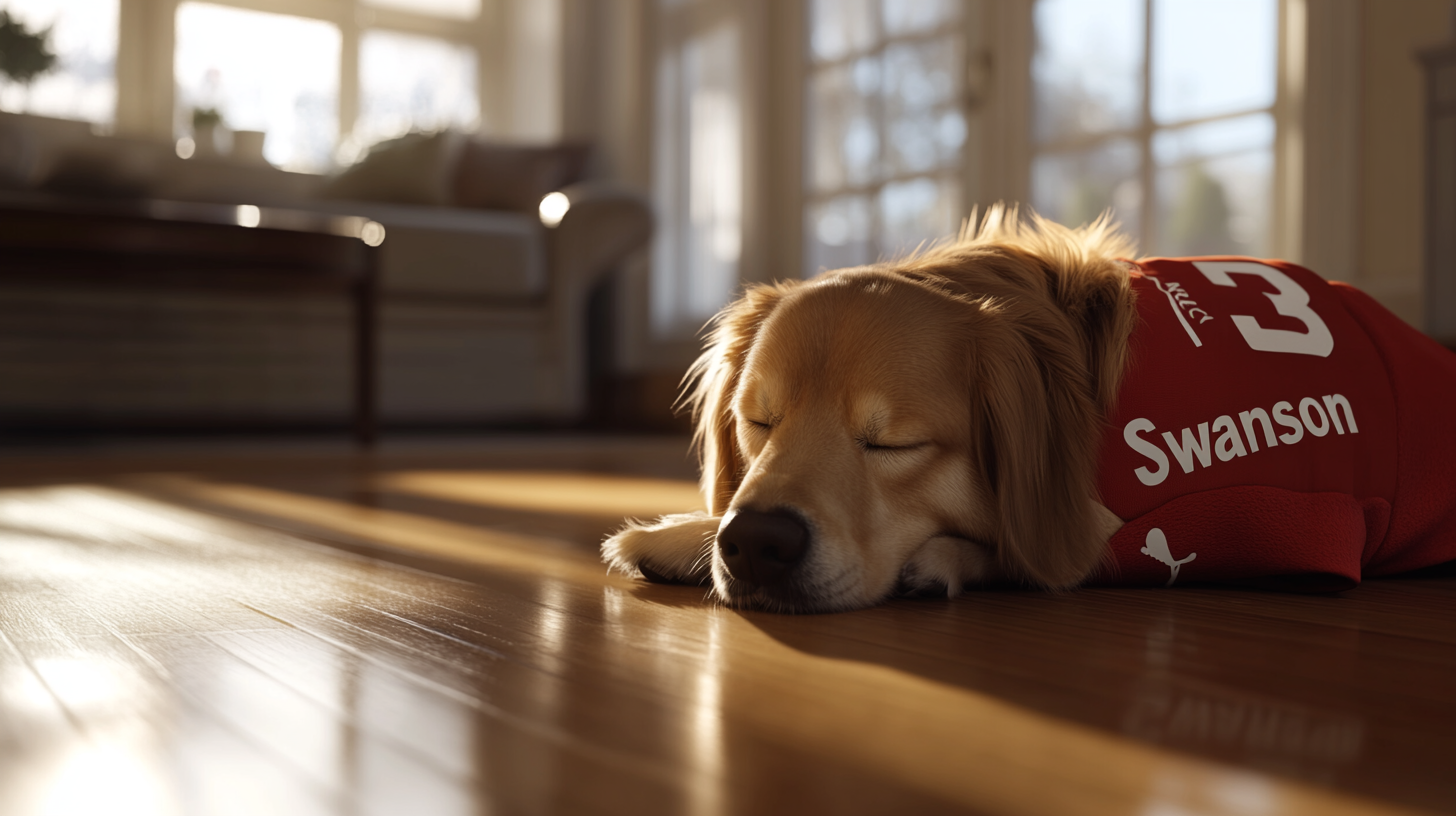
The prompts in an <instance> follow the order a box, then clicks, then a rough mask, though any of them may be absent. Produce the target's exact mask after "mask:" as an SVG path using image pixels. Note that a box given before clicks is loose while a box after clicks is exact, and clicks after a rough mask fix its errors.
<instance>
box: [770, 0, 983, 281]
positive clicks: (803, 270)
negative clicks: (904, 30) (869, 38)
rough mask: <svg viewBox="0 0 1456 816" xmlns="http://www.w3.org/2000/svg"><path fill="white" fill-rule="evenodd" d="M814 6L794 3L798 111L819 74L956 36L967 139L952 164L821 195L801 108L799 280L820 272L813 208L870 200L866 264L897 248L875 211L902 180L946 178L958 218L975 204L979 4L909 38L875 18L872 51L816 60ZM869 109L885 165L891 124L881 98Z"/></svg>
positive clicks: (969, 1) (964, 1)
mask: <svg viewBox="0 0 1456 816" xmlns="http://www.w3.org/2000/svg"><path fill="white" fill-rule="evenodd" d="M813 2H814V0H797V2H796V3H795V4H794V5H797V6H799V7H800V11H799V14H800V18H801V20H802V25H801V33H800V37H799V48H798V53H797V55H796V58H797V61H798V64H799V66H800V75H799V78H798V87H799V91H800V97H799V98H800V99H801V100H802V101H801V107H802V105H806V104H808V102H809V99H810V94H809V88H810V86H811V84H812V83H813V81H814V79H815V77H816V75H818V74H821V73H823V72H827V71H832V70H836V69H839V68H843V67H845V66H849V65H853V64H854V63H855V62H857V61H859V60H861V59H864V58H866V57H871V56H874V57H881V58H882V57H883V56H884V54H885V52H886V51H887V50H888V49H889V48H891V47H893V46H895V45H898V44H902V43H914V42H930V41H934V40H939V39H943V38H946V37H953V36H957V35H958V36H959V37H960V40H961V43H960V62H961V64H960V65H959V66H957V74H958V77H957V81H958V83H959V86H958V87H957V89H956V91H955V95H956V96H959V97H960V100H961V104H960V106H959V107H960V111H961V115H962V117H963V119H964V121H965V125H966V138H965V139H964V140H963V141H962V143H961V147H960V151H959V153H960V155H959V159H958V160H957V161H956V162H955V164H953V165H946V166H942V167H938V168H934V169H931V170H927V171H922V172H912V173H890V174H883V175H878V176H877V177H876V178H875V179H874V180H872V181H870V182H867V183H864V184H847V185H845V186H841V187H837V188H833V189H826V190H823V191H821V190H817V189H815V187H814V184H813V180H812V179H811V178H810V177H809V176H810V174H811V172H812V166H811V162H810V161H809V159H808V157H807V153H808V151H809V150H810V149H811V145H810V144H809V143H808V141H807V136H808V133H809V126H808V124H807V116H806V115H805V114H806V112H805V111H803V110H801V111H800V116H801V117H803V119H804V120H805V123H804V124H803V125H802V126H801V128H800V130H799V133H798V135H797V142H798V144H797V146H796V147H797V149H798V150H799V152H800V153H801V155H803V159H802V168H803V169H802V171H801V173H800V175H799V176H798V177H797V178H796V179H794V183H795V184H796V185H797V187H798V198H799V201H800V203H799V207H798V209H799V225H798V229H799V245H800V247H801V250H800V253H799V257H798V259H797V261H798V276H801V277H804V278H807V277H811V276H813V275H815V274H817V273H818V272H820V271H822V270H819V269H812V268H810V259H809V257H808V255H807V253H808V249H809V246H810V241H809V237H808V235H809V230H810V229H811V227H810V212H811V211H812V210H813V209H814V208H815V207H817V206H820V205H822V204H824V203H826V202H829V201H832V200H834V199H836V198H839V197H841V196H851V195H855V196H865V197H867V198H869V199H870V202H871V204H870V207H871V210H870V221H871V232H872V236H871V238H870V241H869V243H870V253H871V256H872V257H871V258H870V259H869V261H870V262H871V263H872V262H874V261H875V260H878V259H880V258H884V257H887V256H888V254H889V253H890V252H893V251H894V250H895V249H897V248H896V247H889V246H886V244H885V235H884V231H885V225H884V224H883V223H882V219H881V214H880V211H879V207H878V199H879V196H880V193H881V192H882V191H883V190H884V189H885V187H887V186H889V185H892V184H897V183H901V182H907V181H913V180H916V179H931V180H933V181H936V182H940V181H943V180H947V179H949V180H953V181H955V182H956V184H957V189H958V190H959V191H960V202H959V203H960V210H961V212H962V213H963V216H962V217H964V214H965V213H968V212H969V206H970V203H971V202H972V201H973V200H974V198H973V195H972V190H973V187H972V182H973V181H974V179H973V177H971V176H970V175H969V174H970V169H971V168H970V166H971V165H972V164H973V162H972V161H971V158H972V149H973V145H974V139H973V138H972V137H973V133H972V131H973V127H974V126H973V123H972V120H973V118H974V117H975V113H976V110H975V108H976V99H975V93H974V89H972V88H970V87H969V86H970V84H971V83H972V82H974V80H975V77H974V76H973V73H972V71H971V68H970V67H971V66H972V65H974V64H976V62H977V61H978V60H979V59H980V56H979V54H977V51H978V49H977V48H976V45H977V43H976V41H975V34H976V30H977V29H978V28H979V26H978V25H977V22H978V21H977V20H976V17H977V14H976V13H975V12H976V11H977V8H976V7H977V3H976V2H974V0H961V6H962V8H961V13H960V15H959V16H958V17H957V18H956V19H954V20H951V21H949V22H945V23H942V24H940V25H939V26H937V27H936V28H934V29H929V30H925V31H916V32H911V33H908V34H898V35H894V34H888V33H886V32H885V31H883V22H882V21H879V20H877V21H876V26H877V28H878V29H879V30H878V36H877V38H876V41H875V44H874V45H873V46H872V47H870V48H869V49H859V50H851V51H848V52H846V53H845V54H843V55H840V56H839V57H836V58H834V59H831V60H824V61H818V60H816V59H815V57H814V53H813V46H812V43H811V38H812V37H813V34H814V31H813V19H812V17H813V12H812V9H811V6H812V4H813ZM871 105H872V109H873V114H874V119H875V130H876V135H877V138H878V139H879V143H880V145H881V151H880V152H881V161H883V153H884V150H885V148H884V145H886V144H888V141H889V138H888V127H889V124H890V123H889V120H888V117H887V116H886V115H885V111H884V110H883V106H882V105H881V100H880V97H878V96H876V97H875V98H874V100H873V101H872V103H871ZM781 138H782V137H781Z"/></svg>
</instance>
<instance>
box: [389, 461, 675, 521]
mask: <svg viewBox="0 0 1456 816" xmlns="http://www.w3.org/2000/svg"><path fill="white" fill-rule="evenodd" d="M375 486H376V487H377V488H378V489H380V490H389V491H394V492H397V493H409V494H413V495H416V496H426V497H429V498H433V499H446V500H449V501H456V502H465V503H469V504H483V505H489V506H492V507H505V508H510V509H514V510H536V511H544V512H551V513H573V514H592V515H603V516H661V515H665V514H667V513H688V512H691V511H693V510H701V509H703V498H702V496H701V495H700V494H699V493H698V486H697V485H696V484H694V483H692V482H687V481H679V480H674V479H647V478H642V477H637V476H608V475H602V474H597V473H560V472H547V471H502V470H489V471H486V470H476V471H460V470H417V471H407V472H403V473H392V474H388V475H384V476H380V477H379V478H378V479H377V480H375Z"/></svg>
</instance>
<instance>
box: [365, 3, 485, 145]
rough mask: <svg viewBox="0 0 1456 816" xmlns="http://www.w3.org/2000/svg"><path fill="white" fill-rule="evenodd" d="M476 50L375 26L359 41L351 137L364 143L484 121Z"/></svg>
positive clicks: (465, 127) (463, 127) (471, 124)
mask: <svg viewBox="0 0 1456 816" xmlns="http://www.w3.org/2000/svg"><path fill="white" fill-rule="evenodd" d="M475 78H476V66H475V49H473V48H470V47H468V46H465V45H460V44H458V43H451V42H446V41H443V40H438V39H434V38H432V37H419V36H415V35H413V34H399V33H396V32H393V31H381V30H371V31H367V32H365V33H364V36H363V38H362V40H361V42H360V43H359V91H360V100H359V119H358V120H357V121H356V122H355V124H354V133H353V142H354V143H355V144H357V145H359V146H361V147H364V146H368V145H370V144H373V143H374V142H377V141H379V140H381V139H388V138H392V137H395V136H399V135H402V134H404V133H406V132H408V131H409V130H411V129H417V130H439V129H443V128H447V127H454V128H459V129H463V130H474V129H475V128H476V126H477V125H479V123H480V97H479V94H478V93H477V92H476V88H475Z"/></svg>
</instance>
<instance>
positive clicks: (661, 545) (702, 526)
mask: <svg viewBox="0 0 1456 816" xmlns="http://www.w3.org/2000/svg"><path fill="white" fill-rule="evenodd" d="M720 521H722V519H721V518H719V517H718V516H710V515H708V514H707V513H682V514H678V515H671V516H663V517H662V518H659V519H658V520H657V521H655V522H653V523H651V524H643V523H642V522H639V521H629V522H627V526H625V527H623V528H622V529H620V530H618V531H617V532H615V533H613V534H612V535H611V536H609V537H608V538H607V540H606V541H603V542H602V560H603V561H605V562H607V565H608V566H609V567H610V568H612V569H615V570H620V571H621V572H624V573H626V574H628V575H632V574H634V573H641V574H642V577H643V578H646V579H647V580H649V581H652V582H653V583H658V584H696V585H699V586H702V585H706V584H708V583H711V582H712V580H713V572H712V567H713V543H714V538H715V536H716V535H717V533H718V523H719V522H720Z"/></svg>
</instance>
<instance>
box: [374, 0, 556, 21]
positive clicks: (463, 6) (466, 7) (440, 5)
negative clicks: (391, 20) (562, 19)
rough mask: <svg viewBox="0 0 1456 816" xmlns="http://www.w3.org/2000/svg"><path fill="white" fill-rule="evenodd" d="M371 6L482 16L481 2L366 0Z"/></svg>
mask: <svg viewBox="0 0 1456 816" xmlns="http://www.w3.org/2000/svg"><path fill="white" fill-rule="evenodd" d="M364 2H365V3H367V4H369V5H371V6H380V7H382V8H392V9H399V10H400V11H409V12H413V13H415V14H428V15H431V16H433V17H454V18H456V19H460V20H473V19H475V17H476V15H478V14H480V0H364ZM531 2H533V3H541V2H546V0H531Z"/></svg>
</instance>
